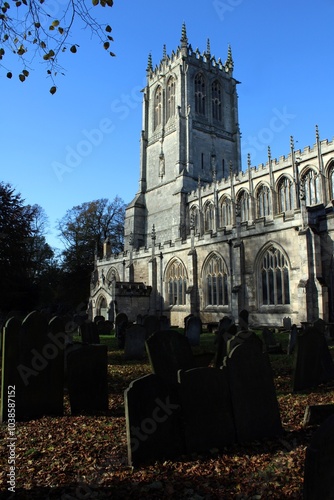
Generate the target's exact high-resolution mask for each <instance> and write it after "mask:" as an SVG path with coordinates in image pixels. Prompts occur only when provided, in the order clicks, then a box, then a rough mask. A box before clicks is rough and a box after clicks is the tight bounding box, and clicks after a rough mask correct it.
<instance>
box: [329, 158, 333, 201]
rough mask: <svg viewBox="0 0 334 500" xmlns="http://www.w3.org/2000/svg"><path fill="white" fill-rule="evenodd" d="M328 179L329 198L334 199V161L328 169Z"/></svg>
mask: <svg viewBox="0 0 334 500" xmlns="http://www.w3.org/2000/svg"><path fill="white" fill-rule="evenodd" d="M328 181H329V198H330V200H334V162H332V163H331V164H330V166H329V169H328Z"/></svg>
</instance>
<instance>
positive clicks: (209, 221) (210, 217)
mask: <svg viewBox="0 0 334 500" xmlns="http://www.w3.org/2000/svg"><path fill="white" fill-rule="evenodd" d="M213 227H214V206H213V203H211V202H209V203H206V205H205V207H204V231H211V230H213Z"/></svg>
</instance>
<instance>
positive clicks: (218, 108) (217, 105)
mask: <svg viewBox="0 0 334 500" xmlns="http://www.w3.org/2000/svg"><path fill="white" fill-rule="evenodd" d="M211 92H212V118H213V119H214V120H219V121H221V119H222V103H221V85H220V83H219V82H218V80H215V81H214V82H213V84H212V88H211Z"/></svg>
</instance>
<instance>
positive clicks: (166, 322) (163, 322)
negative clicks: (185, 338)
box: [159, 316, 170, 330]
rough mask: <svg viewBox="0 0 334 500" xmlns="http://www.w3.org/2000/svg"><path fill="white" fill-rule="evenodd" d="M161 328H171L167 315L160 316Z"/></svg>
mask: <svg viewBox="0 0 334 500" xmlns="http://www.w3.org/2000/svg"><path fill="white" fill-rule="evenodd" d="M159 322H160V328H159V330H169V329H170V320H169V318H167V316H160V318H159Z"/></svg>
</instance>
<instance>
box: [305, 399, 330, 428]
mask: <svg viewBox="0 0 334 500" xmlns="http://www.w3.org/2000/svg"><path fill="white" fill-rule="evenodd" d="M331 415H334V404H324V405H309V406H307V407H306V410H305V413H304V421H303V425H304V427H307V426H308V425H320V424H322V423H323V422H324V421H325V420H327V418H328V417H330V416H331Z"/></svg>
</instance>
